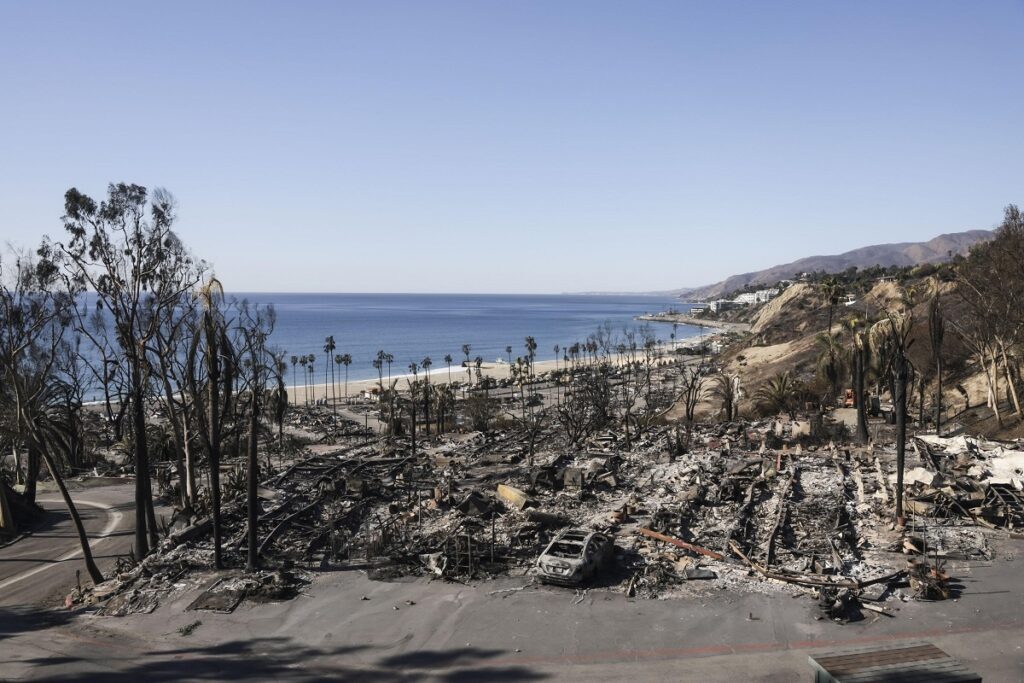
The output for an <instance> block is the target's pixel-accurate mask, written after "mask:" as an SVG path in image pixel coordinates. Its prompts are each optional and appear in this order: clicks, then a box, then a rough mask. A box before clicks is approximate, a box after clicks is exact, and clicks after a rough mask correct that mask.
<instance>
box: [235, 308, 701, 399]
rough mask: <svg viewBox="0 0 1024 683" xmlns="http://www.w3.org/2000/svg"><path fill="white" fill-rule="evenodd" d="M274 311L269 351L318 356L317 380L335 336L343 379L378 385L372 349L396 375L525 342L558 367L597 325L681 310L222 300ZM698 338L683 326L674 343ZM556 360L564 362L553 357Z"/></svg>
mask: <svg viewBox="0 0 1024 683" xmlns="http://www.w3.org/2000/svg"><path fill="white" fill-rule="evenodd" d="M232 297H234V298H237V299H240V300H241V299H247V300H248V301H249V302H250V303H259V304H272V305H273V306H274V309H275V311H276V312H277V323H276V326H275V328H274V331H273V333H272V335H271V337H270V344H269V345H270V347H271V348H276V349H278V350H283V351H285V353H286V355H287V356H292V355H299V356H301V355H308V354H310V353H312V354H315V355H316V357H317V362H316V365H315V367H316V368H317V370H316V373H317V375H318V376H319V377H322V374H321V373H322V372H323V370H324V350H323V347H324V339H325V338H326V337H327V336H328V335H333V336H334V341H335V344H336V345H337V348H336V349H335V351H334V354H335V355H337V354H344V353H348V354H350V355H351V356H352V365H351V366H350V367H349V379H352V380H359V379H372V378H376V377H377V372H376V370H374V368H373V360H374V358H375V357H376V355H377V351H378V350H379V349H383V350H384V351H386V352H387V353H390V354H392V355H393V356H394V363H393V365H392V372H393V374H403V373H405V372H407V368H408V366H409V364H410V363H411V362H414V361H415V362H417V363H419V362H420V361H421V360H422V359H423V358H424V357H425V356H429V357H430V358H431V359H432V360H433V363H434V369H435V370H436V369H440V368H443V367H444V357H445V355H446V354H450V355H451V356H452V358H453V359H454V361H453V365H458V364H459V363H460V362H461V361H462V360H463V359H464V358H465V356H464V355H463V353H462V345H463V344H469V345H470V346H471V347H472V348H471V351H470V357H471V358H475V357H476V356H481V357H483V359H484V360H485V361H486V362H493V361H495V360H497V359H498V358H502V359H506V360H507V357H508V356H507V354H506V353H505V347H506V346H511V347H512V358H513V359H515V358H516V357H517V356H525V355H526V350H525V344H524V340H525V338H526V336H527V335H530V336H533V337H534V339H536V341H537V346H538V348H537V359H538V360H550V359H553V358H554V357H555V353H554V346H555V345H556V344H558V345H559V346H560V347H562V348H565V347H566V346H569V345H571V344H573V343H574V342H583V341H586V339H587V337H588V336H589V335H590V334H592V333H593V332H594V331H595V330H596V329H597V328H598V326H600V325H603V324H605V323H608V324H609V325H610V326H611V329H612V330H613V332H615V333H617V334H621V332H622V331H623V329H624V328H626V327H631V328H637V327H639V326H640V325H642V324H643V323H641V322H639V321H636V320H634V317H635V316H637V315H641V314H643V313H656V312H658V311H663V310H666V309H668V308H671V307H675V308H677V309H678V308H685V306H683V305H681V304H680V302H679V301H678V300H676V299H672V298H669V297H653V296H637V295H624V296H584V295H493V294H281V293H254V292H249V293H229V294H228V298H229V299H230V298H232ZM648 324H650V325H651V329H652V330H653V333H654V335H655V337H656V338H657V339H660V340H663V341H665V342H667V341H668V340H669V335H670V334H671V333H672V327H671V325H668V324H662V323H648ZM697 334H699V330H698V329H697V328H695V327H689V326H685V325H680V326H679V328H678V330H677V339H685V338H687V337H692V336H695V335H697ZM559 355H561V353H560V354H559ZM289 379H290V377H289Z"/></svg>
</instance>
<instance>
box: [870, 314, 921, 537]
mask: <svg viewBox="0 0 1024 683" xmlns="http://www.w3.org/2000/svg"><path fill="white" fill-rule="evenodd" d="M913 322H914V321H913V315H912V314H911V313H910V312H909V311H908V312H906V313H900V312H889V313H888V314H887V316H886V317H885V318H884V319H883V320H881V321H879V322H877V323H875V324H874V325H872V326H871V330H870V332H869V339H870V343H871V350H872V351H873V352H876V353H877V352H878V351H879V350H881V349H883V348H885V349H887V350H888V353H886V354H885V357H887V358H888V359H889V364H888V366H887V367H886V368H885V372H886V373H887V374H888V375H889V376H890V377H892V379H893V382H894V385H895V389H896V391H895V393H894V394H893V409H894V410H895V412H896V523H897V524H899V525H900V526H902V525H903V524H904V523H905V520H904V517H903V469H904V462H905V456H906V446H907V382H908V380H909V379H910V376H911V373H912V372H913V367H912V365H911V363H910V359H909V358H908V356H907V352H908V351H909V350H910V347H911V346H912V345H913V343H914V340H913V339H912V338H911V337H910V332H911V328H912V327H913Z"/></svg>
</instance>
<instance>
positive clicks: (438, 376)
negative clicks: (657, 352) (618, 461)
mask: <svg viewBox="0 0 1024 683" xmlns="http://www.w3.org/2000/svg"><path fill="white" fill-rule="evenodd" d="M723 333H724V331H718V332H710V333H708V334H706V335H704V337H703V341H704V342H705V343H710V342H712V341H714V340H715V339H716V338H718V337H720V336H721V335H722V334H723ZM700 343H701V337H699V336H694V337H687V338H686V339H682V340H679V341H677V342H676V343H675V350H678V349H683V348H695V347H697V346H699V345H700ZM659 348H660V349H661V350H663V351H664V352H665V353H672V351H673V350H674V349H673V348H672V344H671V343H663V344H661V345H660V346H659ZM612 362H613V363H615V362H617V361H615V360H614V359H613V361H612ZM533 365H534V372H535V373H536V374H537V375H542V374H544V373H546V372H551V371H552V370H555V369H559V370H560V369H562V368H563V367H565V362H564V361H562V360H561V359H559V360H557V361H556V360H554V359H550V360H538V361H536V362H534V364H533ZM556 366H557V367H556ZM480 372H481V374H482V375H483V376H484V377H493V378H494V379H507V378H509V377H510V376H511V372H510V366H509V364H508V363H507V362H504V363H498V362H495V361H491V362H485V363H483V364H481V366H480ZM427 374H429V376H430V381H431V382H432V383H434V384H441V385H446V384H449V379H448V367H447V366H446V365H442V366H441V367H440V368H438V367H436V366H435V367H432V368H431V369H430V372H429V373H424V372H420V373H419V377H420V379H422V378H423V377H424V375H427ZM466 376H467V372H466V368H465V367H464V366H463V365H462V364H461V363H460V364H459V365H455V364H452V367H451V383H456V382H457V383H460V384H462V383H465V381H466ZM410 379H412V375H411V374H410V373H408V372H405V373H401V374H392V375H391V381H392V382H395V381H397V382H398V384H397V385H396V389H398V390H399V391H406V390H408V388H409V387H408V384H407V381H408V380H410ZM387 382H388V375H387V373H386V372H385V373H384V383H385V384H387ZM475 383H476V366H475V365H474V366H473V384H475ZM330 386H331V385H330V383H324V382H320V383H318V384H310V385H308V397H307V385H304V384H298V385H291V384H289V385H286V386H285V390H286V391H287V392H288V395H289V397H292V396H293V394H294V398H290V400H291V401H292V402H293V403H299V402H302V403H305V402H306V400H307V398H308V399H310V400H313V401H316V400H318V399H322V398H327V399H328V400H331V399H332V398H333V397H332V396H330V395H325V394H326V393H329V392H328V391H327V389H328V387H330ZM334 386H335V387H336V388H337V389H336V391H337V397H336V398H337V399H338V400H339V401H344V400H345V379H344V376H343V377H342V378H341V381H336V382H335V384H334ZM378 386H379V380H378V379H377V378H372V379H350V380H349V381H348V398H349V399H352V398H354V397H357V396H358V395H359V394H360V393H361V392H363V391H367V390H371V389H374V388H376V387H378Z"/></svg>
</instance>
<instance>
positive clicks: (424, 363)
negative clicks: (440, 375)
mask: <svg viewBox="0 0 1024 683" xmlns="http://www.w3.org/2000/svg"><path fill="white" fill-rule="evenodd" d="M433 365H434V361H433V360H432V359H431V358H430V356H425V357H424V358H423V360H421V361H420V367H421V368H423V387H422V388H423V424H424V426H425V429H426V430H427V436H430V368H431V366H433Z"/></svg>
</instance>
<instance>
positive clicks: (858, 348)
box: [850, 320, 870, 443]
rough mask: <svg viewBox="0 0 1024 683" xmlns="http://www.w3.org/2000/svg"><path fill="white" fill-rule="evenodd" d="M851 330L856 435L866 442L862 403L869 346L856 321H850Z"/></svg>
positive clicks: (864, 411)
mask: <svg viewBox="0 0 1024 683" xmlns="http://www.w3.org/2000/svg"><path fill="white" fill-rule="evenodd" d="M850 328H851V329H852V330H853V392H854V406H855V407H856V408H857V435H856V440H857V442H858V443H867V442H868V417H867V413H868V408H867V405H865V403H864V379H865V376H866V375H867V371H868V363H869V362H870V361H869V359H868V356H869V354H870V347H869V344H868V341H867V340H866V339H865V338H864V332H863V330H862V329H861V328H860V324H859V323H858V321H856V320H854V321H852V322H851V323H850Z"/></svg>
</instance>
